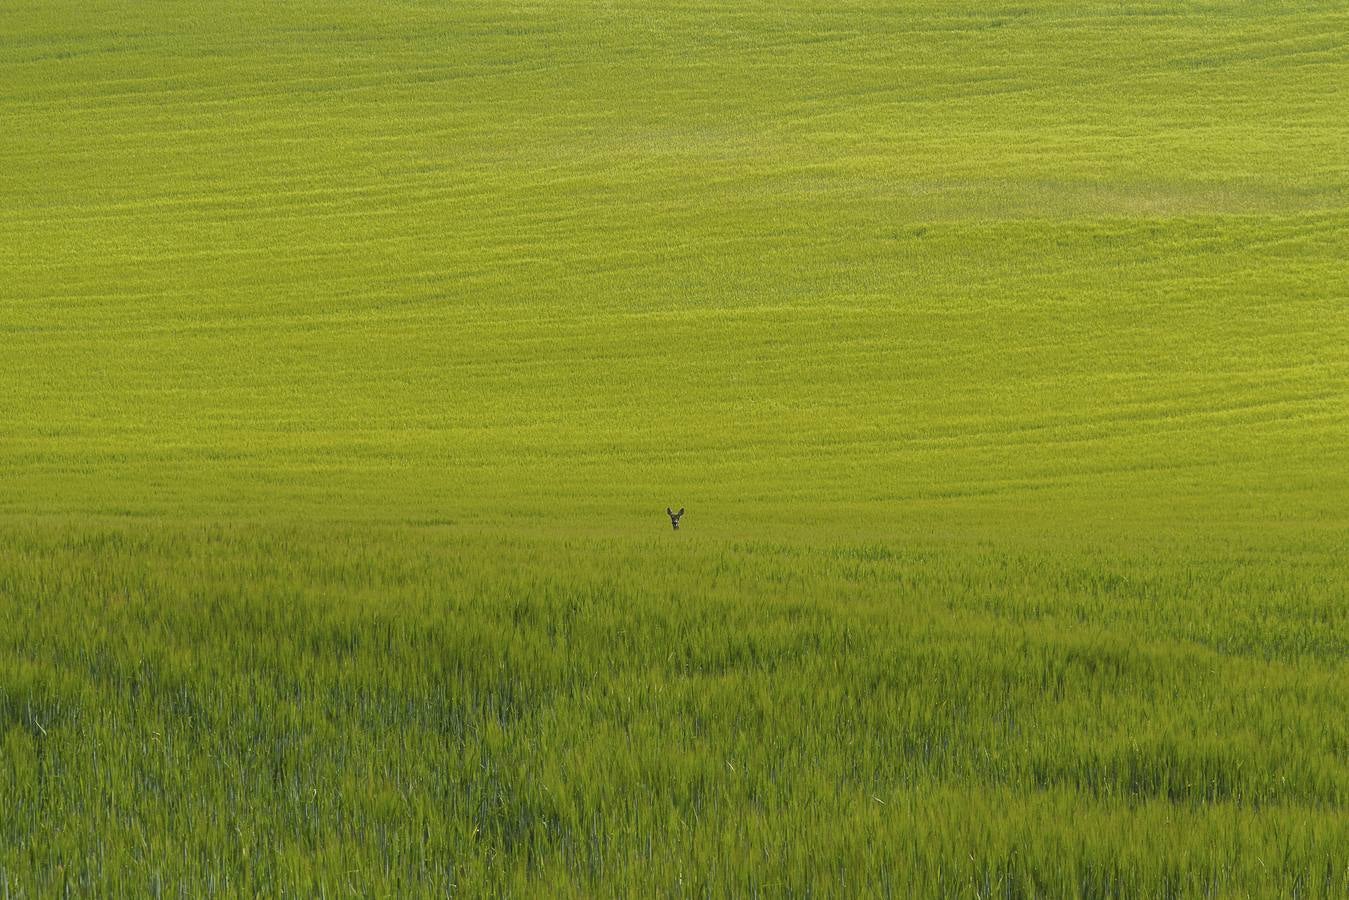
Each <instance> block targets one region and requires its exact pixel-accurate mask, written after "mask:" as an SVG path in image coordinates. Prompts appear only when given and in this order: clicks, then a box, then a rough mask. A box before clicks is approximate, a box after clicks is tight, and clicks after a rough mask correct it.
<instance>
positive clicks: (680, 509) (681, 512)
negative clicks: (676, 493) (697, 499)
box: [679, 506, 684, 516]
mask: <svg viewBox="0 0 1349 900" xmlns="http://www.w3.org/2000/svg"><path fill="white" fill-rule="evenodd" d="M679 514H680V515H681V516H682V515H683V514H684V507H682V506H681V507H679Z"/></svg>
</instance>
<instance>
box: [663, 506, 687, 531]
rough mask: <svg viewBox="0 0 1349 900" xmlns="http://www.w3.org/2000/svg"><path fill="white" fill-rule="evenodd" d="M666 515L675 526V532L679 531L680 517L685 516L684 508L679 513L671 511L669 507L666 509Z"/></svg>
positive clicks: (680, 508)
mask: <svg viewBox="0 0 1349 900" xmlns="http://www.w3.org/2000/svg"><path fill="white" fill-rule="evenodd" d="M665 514H666V515H667V516H669V517H670V524H671V525H672V526H674V530H675V531H678V530H679V517H680V516H682V515H683V514H684V507H682V506H681V507H679V512H674V511H672V510H671V509H670V507H668V506H667V507H665Z"/></svg>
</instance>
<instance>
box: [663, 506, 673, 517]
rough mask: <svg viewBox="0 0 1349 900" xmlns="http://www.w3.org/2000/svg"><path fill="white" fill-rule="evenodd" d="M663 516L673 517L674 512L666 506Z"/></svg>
mask: <svg viewBox="0 0 1349 900" xmlns="http://www.w3.org/2000/svg"><path fill="white" fill-rule="evenodd" d="M665 514H666V515H667V516H673V515H674V510H672V509H670V507H668V506H667V507H665Z"/></svg>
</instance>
